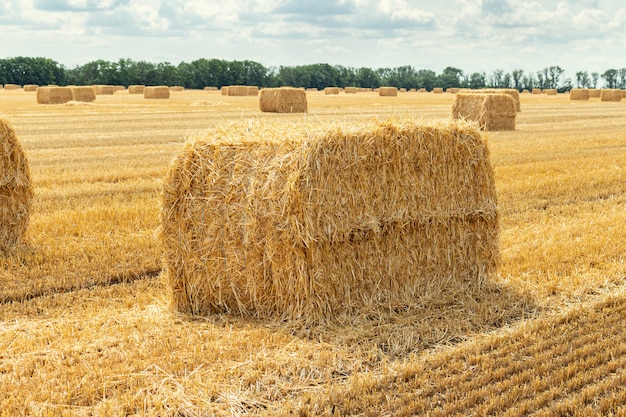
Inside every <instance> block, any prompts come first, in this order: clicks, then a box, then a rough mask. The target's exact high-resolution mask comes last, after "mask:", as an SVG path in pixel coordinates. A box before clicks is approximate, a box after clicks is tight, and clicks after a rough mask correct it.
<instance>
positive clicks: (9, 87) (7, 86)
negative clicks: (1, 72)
mask: <svg viewBox="0 0 626 417" xmlns="http://www.w3.org/2000/svg"><path fill="white" fill-rule="evenodd" d="M20 88H22V87H21V86H19V85H17V84H5V85H4V89H5V90H19V89H20Z"/></svg>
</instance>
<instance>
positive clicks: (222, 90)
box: [220, 86, 228, 96]
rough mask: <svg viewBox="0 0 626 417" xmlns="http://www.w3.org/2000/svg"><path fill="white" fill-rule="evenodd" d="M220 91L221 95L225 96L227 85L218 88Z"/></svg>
mask: <svg viewBox="0 0 626 417" xmlns="http://www.w3.org/2000/svg"><path fill="white" fill-rule="evenodd" d="M220 92H221V93H222V95H223V96H227V95H228V86H222V88H220Z"/></svg>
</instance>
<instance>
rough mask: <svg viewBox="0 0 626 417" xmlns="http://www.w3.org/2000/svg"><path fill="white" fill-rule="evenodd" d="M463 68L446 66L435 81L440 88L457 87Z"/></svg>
mask: <svg viewBox="0 0 626 417" xmlns="http://www.w3.org/2000/svg"><path fill="white" fill-rule="evenodd" d="M462 76H463V70H461V69H458V68H455V67H446V68H444V70H443V71H442V72H441V74H440V75H439V77H437V82H438V84H439V87H441V88H444V89H446V88H457V87H460V86H461V77H462Z"/></svg>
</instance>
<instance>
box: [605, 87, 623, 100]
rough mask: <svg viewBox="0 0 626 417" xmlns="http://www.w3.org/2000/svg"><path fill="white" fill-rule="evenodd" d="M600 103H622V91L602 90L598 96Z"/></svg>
mask: <svg viewBox="0 0 626 417" xmlns="http://www.w3.org/2000/svg"><path fill="white" fill-rule="evenodd" d="M600 101H622V90H617V89H613V88H610V89H603V90H602V93H601V94H600Z"/></svg>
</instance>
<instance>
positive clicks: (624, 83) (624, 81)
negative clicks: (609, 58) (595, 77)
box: [617, 68, 626, 90]
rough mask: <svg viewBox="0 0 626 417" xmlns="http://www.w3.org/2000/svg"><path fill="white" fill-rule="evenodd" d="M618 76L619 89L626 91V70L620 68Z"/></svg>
mask: <svg viewBox="0 0 626 417" xmlns="http://www.w3.org/2000/svg"><path fill="white" fill-rule="evenodd" d="M617 75H618V77H619V83H618V88H621V89H622V90H624V89H626V68H620V69H619V70H617Z"/></svg>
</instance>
